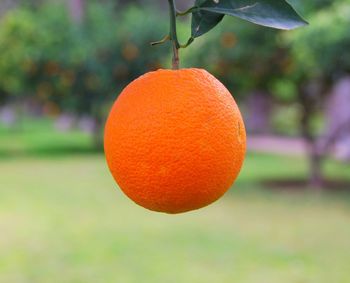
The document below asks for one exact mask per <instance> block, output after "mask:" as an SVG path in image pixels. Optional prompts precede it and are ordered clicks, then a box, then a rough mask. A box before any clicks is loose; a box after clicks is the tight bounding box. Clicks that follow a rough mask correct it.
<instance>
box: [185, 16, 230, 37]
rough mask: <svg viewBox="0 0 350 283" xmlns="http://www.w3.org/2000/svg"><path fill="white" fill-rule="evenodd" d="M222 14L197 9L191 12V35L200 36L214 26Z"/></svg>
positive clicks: (219, 20)
mask: <svg viewBox="0 0 350 283" xmlns="http://www.w3.org/2000/svg"><path fill="white" fill-rule="evenodd" d="M223 18H224V15H222V14H217V13H211V12H206V11H197V12H194V13H193V14H192V27H191V29H192V37H193V38H195V37H198V36H201V35H203V34H205V33H207V32H208V31H210V30H211V29H212V28H213V27H215V26H216V25H217V24H218V23H220V22H221V20H222V19H223Z"/></svg>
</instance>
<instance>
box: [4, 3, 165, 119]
mask: <svg viewBox="0 0 350 283" xmlns="http://www.w3.org/2000/svg"><path fill="white" fill-rule="evenodd" d="M156 13H157V12H156V11H154V10H153V11H152V10H151V9H147V10H146V11H145V10H141V9H139V8H132V7H130V8H127V9H123V10H122V11H121V12H120V13H117V14H116V13H115V9H114V7H112V6H109V5H98V4H90V5H88V6H87V11H86V15H85V20H84V22H83V23H82V24H80V25H79V24H75V23H73V22H72V21H71V19H70V18H69V14H68V11H67V7H66V6H59V5H53V4H49V5H45V6H42V7H41V8H40V9H36V10H32V9H25V8H18V9H16V10H13V11H11V12H9V13H8V14H7V15H6V16H5V17H4V18H3V20H2V22H1V25H0V54H1V60H0V89H3V90H4V91H6V92H8V93H11V94H12V95H22V96H23V95H26V96H35V97H36V99H37V100H39V101H41V102H42V103H43V104H47V105H48V106H49V108H50V109H54V110H55V111H56V112H57V111H60V110H61V109H64V110H65V111H67V110H68V111H69V110H70V111H73V112H78V113H85V114H92V115H93V116H95V117H100V116H102V114H101V112H104V113H106V112H107V111H105V110H104V108H103V107H104V105H105V104H106V103H110V101H111V100H113V99H115V97H116V96H117V94H118V93H119V91H120V90H121V88H122V87H124V86H125V85H126V84H128V83H129V82H130V81H131V80H133V79H135V78H136V77H137V76H139V75H141V74H143V73H145V72H147V71H149V70H152V69H157V68H159V67H160V65H161V64H160V62H161V60H162V58H163V57H164V56H166V55H167V54H168V48H167V47H166V46H164V47H151V46H150V45H149V42H151V41H152V40H154V39H157V38H158V37H160V36H161V35H162V34H163V27H162V23H163V18H162V17H159V15H156ZM145 14H147V15H148V16H147V17H144V15H145ZM140 19H143V20H142V21H140ZM165 25H166V24H165ZM55 111H54V112H55Z"/></svg>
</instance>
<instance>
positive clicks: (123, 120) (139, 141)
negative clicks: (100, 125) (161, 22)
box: [104, 69, 246, 213]
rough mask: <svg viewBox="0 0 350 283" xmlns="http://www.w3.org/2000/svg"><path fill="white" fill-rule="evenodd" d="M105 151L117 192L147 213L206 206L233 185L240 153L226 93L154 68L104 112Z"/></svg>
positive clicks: (186, 74)
mask: <svg viewBox="0 0 350 283" xmlns="http://www.w3.org/2000/svg"><path fill="white" fill-rule="evenodd" d="M104 148H105V155H106V159H107V163H108V166H109V168H110V171H111V173H112V175H113V177H114V179H115V180H116V182H117V183H118V185H119V187H120V188H121V189H122V191H123V192H124V193H125V194H126V195H127V196H128V197H129V198H131V199H132V200H133V201H134V202H136V203H137V204H139V205H141V206H143V207H145V208H148V209H150V210H154V211H159V212H166V213H180V212H185V211H190V210H194V209H198V208H201V207H204V206H206V205H209V204H210V203H212V202H214V201H215V200H217V199H218V198H220V197H221V196H222V195H223V194H224V193H225V192H226V191H227V190H228V189H229V188H230V187H231V185H232V184H233V182H234V181H235V179H236V177H237V175H238V173H239V171H240V169H241V166H242V163H243V160H244V155H245V151H246V134H245V128H244V124H243V120H242V117H241V114H240V111H239V109H238V107H237V105H236V103H235V101H234V99H233V97H232V96H231V94H230V92H229V91H228V90H227V89H226V88H225V87H224V85H223V84H221V83H220V82H219V81H218V80H217V79H216V78H215V77H213V76H212V75H211V74H209V73H208V72H207V71H205V70H202V69H180V70H158V71H155V72H150V73H147V74H145V75H143V76H141V77H139V78H138V79H136V80H134V81H133V82H132V83H130V84H129V85H128V86H127V87H126V88H125V89H124V90H123V91H122V93H121V94H120V96H119V97H118V99H117V100H116V102H115V103H114V105H113V107H112V110H111V112H110V114H109V117H108V120H107V123H106V127H105V137H104Z"/></svg>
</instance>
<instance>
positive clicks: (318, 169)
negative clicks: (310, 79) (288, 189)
mask: <svg viewBox="0 0 350 283" xmlns="http://www.w3.org/2000/svg"><path fill="white" fill-rule="evenodd" d="M314 91H315V89H314V87H313V86H308V87H306V88H302V89H300V90H299V102H300V104H301V105H302V106H303V112H302V117H301V121H300V126H301V133H302V137H303V138H304V141H305V144H306V149H307V157H308V160H309V185H310V187H311V188H313V189H316V190H320V189H322V187H323V186H324V178H323V173H322V163H323V154H322V152H321V150H320V147H319V146H318V140H317V138H316V137H315V136H314V134H313V129H312V127H311V118H312V116H313V115H314V113H315V104H316V103H315V101H314V98H315V97H317V96H315V95H314Z"/></svg>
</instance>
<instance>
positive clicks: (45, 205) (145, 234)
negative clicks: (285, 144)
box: [0, 126, 350, 283]
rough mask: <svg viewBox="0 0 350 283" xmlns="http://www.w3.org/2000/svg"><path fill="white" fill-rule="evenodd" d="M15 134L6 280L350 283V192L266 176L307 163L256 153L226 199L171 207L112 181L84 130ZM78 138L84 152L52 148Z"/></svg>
mask: <svg viewBox="0 0 350 283" xmlns="http://www.w3.org/2000/svg"><path fill="white" fill-rule="evenodd" d="M43 129H46V130H45V131H43ZM36 131H38V134H39V132H41V134H42V135H44V136H45V137H46V139H45V141H41V139H40V138H38V137H37V134H35V132H36ZM16 135H17V136H16ZM23 135H24V136H23ZM34 135H35V136H36V137H34ZM15 136H16V139H14V136H13V135H12V134H9V133H8V131H7V130H4V129H2V130H1V129H0V152H2V153H3V154H2V155H1V156H0V282H1V283H8V282H11V283H19V282H21V283H22V282H25V283H27V282H28V283H31V282H33V283H34V282H35V283H47V282H50V283H56V282H57V283H79V282H81V283H90V282H91V283H96V282H103V283H108V282H121V283H128V282H135V283H136V282H137V283H140V282H146V283H147V282H150V283H157V282H162V283H163V282H169V283H171V282H174V283H175V282H176V283H177V282H191V283H196V282H198V283H206V282H208V283H209V282H210V283H212V282H220V283H226V282H227V283H229V282H235V283H236V282H237V283H240V282H243V283H246V282H247V283H248V282H252V283H265V282H266V283H275V282H276V283H277V282H278V283H280V282H284V283H303V282H305V283H312V282H315V283H316V282H317V283H329V282H337V283H348V282H350V271H349V268H348V265H349V262H350V244H349V238H350V225H349V223H350V194H348V193H346V192H334V193H318V194H315V193H313V192H310V191H303V192H291V191H285V190H284V191H276V190H268V189H264V188H262V187H261V185H260V184H259V183H260V181H261V180H262V179H265V178H267V179H269V178H276V177H277V178H283V177H286V176H287V177H301V176H303V175H305V172H306V164H305V161H304V160H303V159H297V158H294V159H293V158H290V157H288V158H285V157H280V156H271V155H262V154H249V155H248V157H247V160H246V163H245V166H244V169H243V172H242V174H241V176H240V178H239V180H238V181H237V183H236V185H235V186H234V188H233V189H232V190H231V191H230V192H229V193H227V194H226V195H225V197H224V198H222V199H221V200H219V201H218V202H217V203H215V204H213V205H211V206H209V207H207V208H205V209H202V210H199V211H195V212H191V213H187V214H183V215H165V214H159V213H153V212H150V211H147V210H144V209H143V208H140V207H138V206H137V205H135V204H133V203H132V202H131V201H130V200H128V199H127V198H126V197H125V196H124V195H123V194H122V193H121V192H120V191H119V190H118V189H117V188H116V185H115V184H114V182H113V180H112V178H111V176H110V174H109V173H108V170H107V167H106V165H105V162H104V158H103V156H102V155H100V154H96V153H88V148H89V146H88V145H89V141H88V137H87V136H85V135H82V134H80V133H74V134H72V135H71V134H66V135H64V134H56V133H55V134H54V133H52V134H50V129H49V128H48V127H47V126H38V129H37V130H35V129H34V128H32V129H31V130H30V131H28V132H25V133H24V134H23V133H22V134H21V133H17V134H15ZM36 141H38V142H42V143H44V145H43V144H42V145H41V146H38V145H37V142H36ZM79 141H80V143H82V144H83V145H85V148H86V150H83V151H80V152H78V153H75V154H73V153H72V152H71V153H70V154H63V153H59V154H53V152H56V151H57V150H58V146H57V144H60V146H61V147H63V148H70V147H71V145H72V144H76V145H77V146H78V145H79ZM16 144H17V145H16ZM11 146H12V147H11ZM50 146H51V147H50ZM10 147H11V150H8V149H9V148H10ZM24 147H25V148H26V149H25V150H24V149H23V148H24ZM33 148H34V149H35V150H34V149H33ZM42 148H44V149H45V150H42ZM52 148H55V149H56V151H54V150H53V149H52ZM83 148H84V146H83ZM58 152H59V151H58ZM73 152H74V151H73ZM18 154H19V155H18ZM326 167H327V168H326V170H327V173H328V175H330V176H334V175H338V176H343V177H349V178H350V174H349V167H344V166H343V165H341V164H337V163H335V162H328V164H327V166H326Z"/></svg>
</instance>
